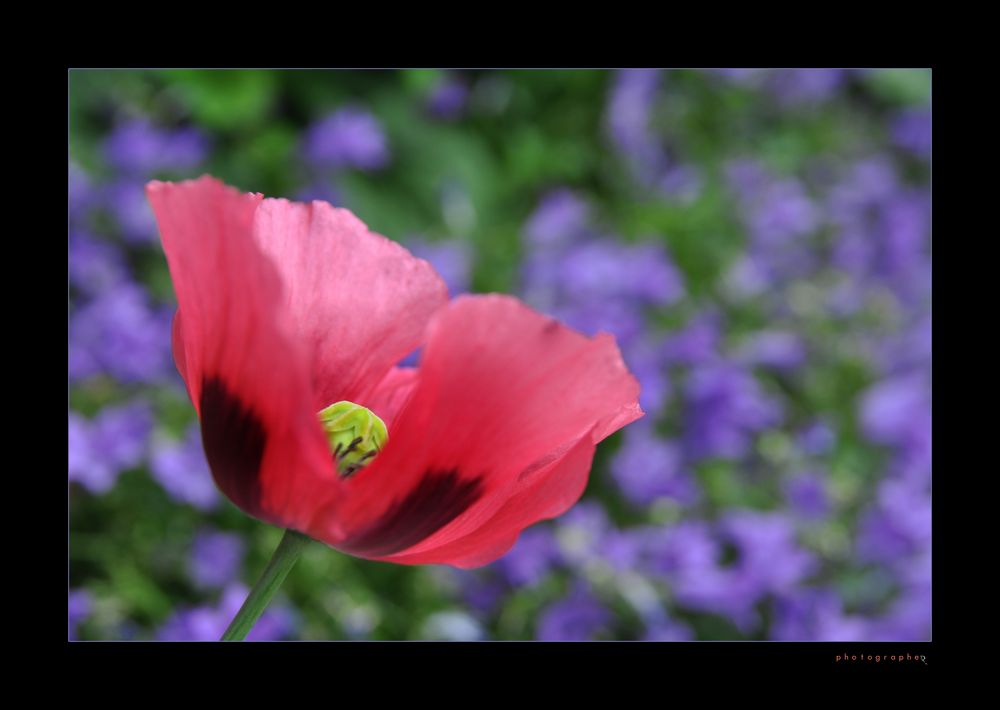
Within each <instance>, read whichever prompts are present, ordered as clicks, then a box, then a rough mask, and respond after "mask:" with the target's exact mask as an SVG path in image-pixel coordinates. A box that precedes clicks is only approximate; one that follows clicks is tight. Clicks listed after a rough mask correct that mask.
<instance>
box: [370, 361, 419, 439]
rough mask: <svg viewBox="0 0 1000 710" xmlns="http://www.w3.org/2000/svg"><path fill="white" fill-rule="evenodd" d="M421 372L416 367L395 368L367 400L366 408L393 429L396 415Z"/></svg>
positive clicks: (411, 391)
mask: <svg viewBox="0 0 1000 710" xmlns="http://www.w3.org/2000/svg"><path fill="white" fill-rule="evenodd" d="M418 377H419V371H418V370H417V368H415V367H394V368H392V369H391V370H389V372H388V374H387V375H386V376H385V377H384V378H382V381H381V382H380V383H379V385H378V387H376V388H375V391H374V392H373V393H372V394H371V396H370V397H368V398H366V399H365V406H366V407H367V408H368V409H370V410H372V411H373V412H375V414H377V415H378V416H379V418H380V419H381V420H382V421H383V422H384V423H385V425H386V427H387V428H392V426H393V423H394V422H395V421H396V415H397V414H399V410H400V409H402V408H403V405H404V404H406V401H407V400H408V399H409V398H410V395H411V394H412V393H413V388H414V387H415V386H416V384H417V380H418Z"/></svg>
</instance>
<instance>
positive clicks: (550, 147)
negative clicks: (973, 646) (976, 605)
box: [68, 69, 931, 641]
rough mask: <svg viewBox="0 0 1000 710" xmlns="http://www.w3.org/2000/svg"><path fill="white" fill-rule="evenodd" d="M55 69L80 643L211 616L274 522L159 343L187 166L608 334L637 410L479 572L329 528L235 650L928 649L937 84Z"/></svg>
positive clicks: (177, 628) (876, 78)
mask: <svg viewBox="0 0 1000 710" xmlns="http://www.w3.org/2000/svg"><path fill="white" fill-rule="evenodd" d="M227 75H228V76H227ZM70 93H71V142H70V145H71V150H70V165H69V195H68V199H69V209H70V225H69V234H68V280H69V308H70V321H69V333H68V351H69V353H68V380H69V384H70V410H69V414H68V436H69V482H70V483H69V485H70V500H69V506H70V548H71V559H70V591H69V607H68V617H69V634H70V637H71V638H74V639H158V640H213V639H217V638H218V637H219V635H220V634H221V633H222V631H223V630H224V629H225V627H226V625H227V624H228V622H229V620H230V619H231V618H232V616H233V614H234V613H235V611H236V609H238V607H239V605H240V603H241V602H242V600H243V598H244V596H245V594H246V590H247V588H248V586H249V585H250V584H252V583H253V581H254V580H255V578H256V575H257V574H258V573H259V571H260V570H261V569H262V568H263V565H264V564H265V563H266V559H267V556H268V555H269V554H270V551H271V550H272V549H273V547H274V546H275V543H276V540H277V537H276V535H277V534H279V531H276V530H272V529H267V526H265V525H264V524H263V523H259V522H256V521H253V520H250V519H247V518H246V517H245V516H243V515H242V514H241V513H240V512H239V511H237V510H236V509H235V508H234V507H233V506H232V504H231V503H229V502H228V501H226V500H225V499H224V498H223V497H222V496H221V495H220V494H219V493H218V492H217V490H216V489H215V486H214V483H213V482H212V478H211V473H210V471H209V469H208V465H207V463H206V461H205V457H204V453H203V451H202V448H201V438H200V431H199V427H198V425H197V421H196V419H195V417H194V412H193V408H192V407H191V405H190V402H189V401H188V399H187V393H186V392H185V390H184V383H183V381H182V380H181V378H180V377H179V375H178V373H177V371H176V369H175V367H174V364H173V360H172V354H171V321H172V317H173V313H174V310H175V307H176V302H175V301H174V298H173V294H172V291H171V287H170V281H169V276H168V275H167V270H166V264H165V261H164V257H163V253H162V249H161V248H160V245H159V241H158V235H157V231H156V224H155V222H154V220H153V217H152V212H151V210H150V208H149V205H148V203H147V202H146V199H145V196H144V194H143V186H144V184H145V183H146V182H147V181H148V180H150V179H153V178H157V179H183V178H188V177H195V176H197V175H199V174H202V173H204V172H211V173H213V174H216V175H219V176H220V177H222V178H224V179H226V180H227V181H229V182H232V183H235V184H237V185H239V186H240V187H241V188H242V189H244V190H247V191H255V192H265V193H267V194H271V195H276V196H287V197H289V198H294V199H302V200H306V199H324V200H329V201H331V202H333V203H334V204H337V205H339V206H344V207H348V208H349V209H351V210H353V211H354V212H355V213H356V214H357V215H358V216H359V217H360V219H362V220H363V221H365V222H366V223H368V224H369V225H370V226H371V228H372V229H375V230H377V231H380V232H381V233H383V234H386V236H388V237H390V238H392V239H397V240H399V241H400V242H401V243H403V244H404V245H405V246H407V247H408V248H409V249H410V250H411V251H412V252H413V253H414V254H416V255H418V256H420V257H422V258H425V259H427V260H428V261H430V262H431V263H432V264H433V265H434V266H435V268H436V269H437V270H438V271H439V272H440V273H441V275H442V276H443V278H444V279H445V281H446V282H447V284H448V287H449V290H450V292H451V294H452V295H456V294H459V293H463V292H484V291H494V290H502V291H509V292H511V293H514V294H516V295H518V296H519V297H520V298H522V299H524V300H525V301H526V302H527V303H528V304H529V305H531V306H532V307H534V308H536V309H538V310H540V311H542V312H545V313H547V314H549V315H552V316H554V317H556V318H558V319H560V320H562V321H563V322H565V323H567V324H568V325H570V326H571V327H573V328H575V329H577V330H579V331H581V332H583V333H586V334H588V335H590V334H595V333H597V332H600V331H605V332H609V333H612V334H613V335H614V336H615V337H616V339H617V342H618V344H619V346H620V348H621V350H622V353H623V355H624V358H625V360H626V362H627V364H628V366H629V368H630V369H631V370H632V371H633V372H634V373H635V375H636V376H637V378H638V379H639V380H640V383H641V385H642V394H641V404H642V407H643V408H644V410H645V411H646V413H647V414H646V417H645V418H643V419H642V420H640V421H637V422H635V423H634V424H632V425H630V426H628V427H627V428H626V429H625V430H624V431H623V432H621V433H620V434H617V435H615V436H614V437H612V438H611V439H610V440H608V441H607V442H605V443H604V444H602V445H601V447H600V448H599V450H598V455H597V458H596V459H595V466H594V470H593V472H592V474H591V479H590V483H589V485H588V489H587V492H586V493H585V495H584V498H583V500H582V501H581V502H580V503H579V504H578V505H577V506H576V507H574V508H573V509H572V510H571V511H570V512H569V513H567V514H566V515H564V516H562V517H561V518H559V519H557V520H555V521H550V522H545V523H542V524H539V525H536V526H534V527H532V528H530V529H529V530H527V531H526V532H525V533H524V534H523V535H522V536H521V538H520V539H519V541H518V543H517V545H516V546H515V547H514V549H513V550H512V551H511V552H510V553H508V554H507V555H506V556H505V557H503V558H501V559H500V560H498V561H497V562H495V563H493V564H491V565H489V566H487V567H485V568H481V569H477V570H467V571H460V570H455V569H451V568H441V567H435V568H407V567H398V566H391V565H385V564H382V563H368V562H365V561H362V560H355V559H353V558H349V557H346V556H344V555H341V554H340V553H337V552H335V551H332V550H329V549H325V548H322V547H321V546H318V545H317V546H314V547H315V549H311V550H310V551H309V552H308V554H306V556H305V557H304V558H303V560H302V561H301V562H300V567H299V568H296V570H295V571H294V572H293V574H292V575H291V577H290V578H289V582H288V584H287V590H286V592H285V593H284V594H283V596H281V598H280V600H279V601H278V602H277V603H275V604H274V605H272V607H271V608H270V609H269V611H268V612H267V613H266V614H265V616H264V617H263V618H262V620H261V622H260V623H259V624H258V625H257V627H256V628H255V630H254V632H253V633H252V634H251V636H250V638H251V639H258V640H276V639H360V638H374V639H417V638H433V639H454V640H480V639H482V640H487V639H539V640H548V641H552V640H555V641H559V640H598V639H600V640H613V639H627V640H656V641H682V640H707V639H713V640H714V639H771V640H816V641H856V640H879V641H882V640H901V641H902V640H905V641H911V640H928V639H929V638H930V633H931V618H930V609H931V552H930V550H931V374H930V373H931V234H930V233H931V193H930V174H931V172H930V159H931V157H930V156H931V115H930V99H929V95H930V75H929V72H927V71H923V70H840V69H809V70H807V69H773V70H769V69H729V70H724V69H706V70H700V71H696V70H618V71H589V72H577V71H562V72H560V71H539V72H529V71H503V72H499V71H497V72H493V71H475V72H473V71H469V72H418V71H403V72H337V71H329V72H195V71H182V72H122V73H117V72H99V71H97V72H82V71H75V72H73V73H72V76H71V91H70ZM331 278H336V272H335V271H331ZM418 357H419V355H418V354H415V355H414V356H413V357H412V358H411V360H410V361H411V362H412V361H415V360H416V358H418ZM390 435H391V433H390Z"/></svg>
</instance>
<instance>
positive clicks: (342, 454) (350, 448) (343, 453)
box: [338, 436, 364, 459]
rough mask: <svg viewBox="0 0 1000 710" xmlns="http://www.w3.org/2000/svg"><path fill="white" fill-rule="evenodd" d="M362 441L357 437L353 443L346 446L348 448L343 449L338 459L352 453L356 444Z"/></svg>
mask: <svg viewBox="0 0 1000 710" xmlns="http://www.w3.org/2000/svg"><path fill="white" fill-rule="evenodd" d="M362 441H364V439H363V438H362V437H360V436H359V437H357V438H356V439H354V441H352V442H351V443H350V444H349V445H348V447H347V448H346V449H344V451H343V452H342V453H341V454H340V456H339V457H338V458H341V459H342V458H344V457H345V456H347V455H348V454H349V453H351V452H352V451H354V449H356V448H357V446H358V444H360V443H361V442H362ZM338 446H339V444H338Z"/></svg>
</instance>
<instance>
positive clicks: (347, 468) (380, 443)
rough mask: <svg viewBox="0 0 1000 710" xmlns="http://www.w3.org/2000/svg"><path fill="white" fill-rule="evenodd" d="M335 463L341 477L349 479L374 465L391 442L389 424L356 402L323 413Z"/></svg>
mask: <svg viewBox="0 0 1000 710" xmlns="http://www.w3.org/2000/svg"><path fill="white" fill-rule="evenodd" d="M319 420H320V422H321V423H322V424H323V430H324V431H326V438H327V441H329V442H330V450H331V451H332V452H333V460H334V462H335V463H336V464H337V470H338V471H339V472H340V475H341V476H343V477H344V478H347V477H349V476H351V475H353V474H354V473H356V472H357V470H358V469H360V468H361V467H362V466H365V465H367V464H369V463H371V462H372V459H373V458H375V455H376V454H377V453H378V452H379V451H381V450H382V448H383V447H384V446H385V442H386V441H388V440H389V432H388V431H386V428H385V422H383V421H382V420H381V419H379V418H378V417H377V416H376V415H375V413H374V412H372V411H371V410H370V409H366V408H364V407H362V406H361V405H360V404H355V403H354V402H347V401H344V402H336V403H335V404H331V405H330V406H329V407H327V408H326V409H324V410H322V411H320V413H319Z"/></svg>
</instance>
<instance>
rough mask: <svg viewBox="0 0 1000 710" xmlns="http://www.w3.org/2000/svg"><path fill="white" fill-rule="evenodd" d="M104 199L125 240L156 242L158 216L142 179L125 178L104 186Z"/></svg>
mask: <svg viewBox="0 0 1000 710" xmlns="http://www.w3.org/2000/svg"><path fill="white" fill-rule="evenodd" d="M104 200H105V204H106V205H107V208H108V210H109V211H110V212H111V214H112V216H113V217H114V218H115V221H116V222H117V224H118V227H119V228H120V230H121V234H122V237H124V239H125V241H127V242H129V243H131V244H152V243H155V242H156V239H157V234H158V232H157V229H156V218H155V217H154V216H153V209H152V208H151V207H150V206H149V201H148V200H147V199H146V191H145V187H144V185H143V181H142V180H141V179H134V178H125V179H121V180H118V181H116V182H113V183H112V184H110V185H108V186H107V187H105V188H104Z"/></svg>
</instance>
